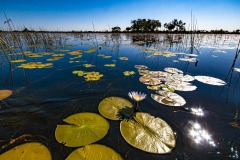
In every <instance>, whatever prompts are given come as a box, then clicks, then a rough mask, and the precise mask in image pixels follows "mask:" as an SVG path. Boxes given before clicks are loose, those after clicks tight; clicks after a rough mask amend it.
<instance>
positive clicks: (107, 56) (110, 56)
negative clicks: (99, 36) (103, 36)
mask: <svg viewBox="0 0 240 160" xmlns="http://www.w3.org/2000/svg"><path fill="white" fill-rule="evenodd" d="M111 57H112V56H102V58H111Z"/></svg>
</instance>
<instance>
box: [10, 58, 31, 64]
mask: <svg viewBox="0 0 240 160" xmlns="http://www.w3.org/2000/svg"><path fill="white" fill-rule="evenodd" d="M26 61H27V60H26V59H16V60H12V61H11V62H12V63H21V62H26Z"/></svg>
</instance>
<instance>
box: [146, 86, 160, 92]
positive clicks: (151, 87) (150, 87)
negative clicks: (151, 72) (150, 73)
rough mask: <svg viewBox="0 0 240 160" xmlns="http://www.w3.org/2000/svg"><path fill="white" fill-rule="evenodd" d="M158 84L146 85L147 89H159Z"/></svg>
mask: <svg viewBox="0 0 240 160" xmlns="http://www.w3.org/2000/svg"><path fill="white" fill-rule="evenodd" d="M160 87H161V86H160V85H156V86H147V89H150V90H155V91H157V90H159V89H160Z"/></svg>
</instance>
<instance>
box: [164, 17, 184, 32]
mask: <svg viewBox="0 0 240 160" xmlns="http://www.w3.org/2000/svg"><path fill="white" fill-rule="evenodd" d="M185 25H186V23H183V21H182V20H180V21H178V20H177V19H174V20H172V22H170V23H165V24H164V27H165V28H166V29H168V30H169V31H172V30H173V29H175V31H185Z"/></svg>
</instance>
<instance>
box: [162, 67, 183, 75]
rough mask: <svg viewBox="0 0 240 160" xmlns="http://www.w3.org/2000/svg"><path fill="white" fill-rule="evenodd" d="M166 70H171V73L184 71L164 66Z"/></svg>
mask: <svg viewBox="0 0 240 160" xmlns="http://www.w3.org/2000/svg"><path fill="white" fill-rule="evenodd" d="M164 70H165V71H166V72H169V73H173V74H176V73H183V71H181V70H179V69H177V68H171V67H167V68H164Z"/></svg>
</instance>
